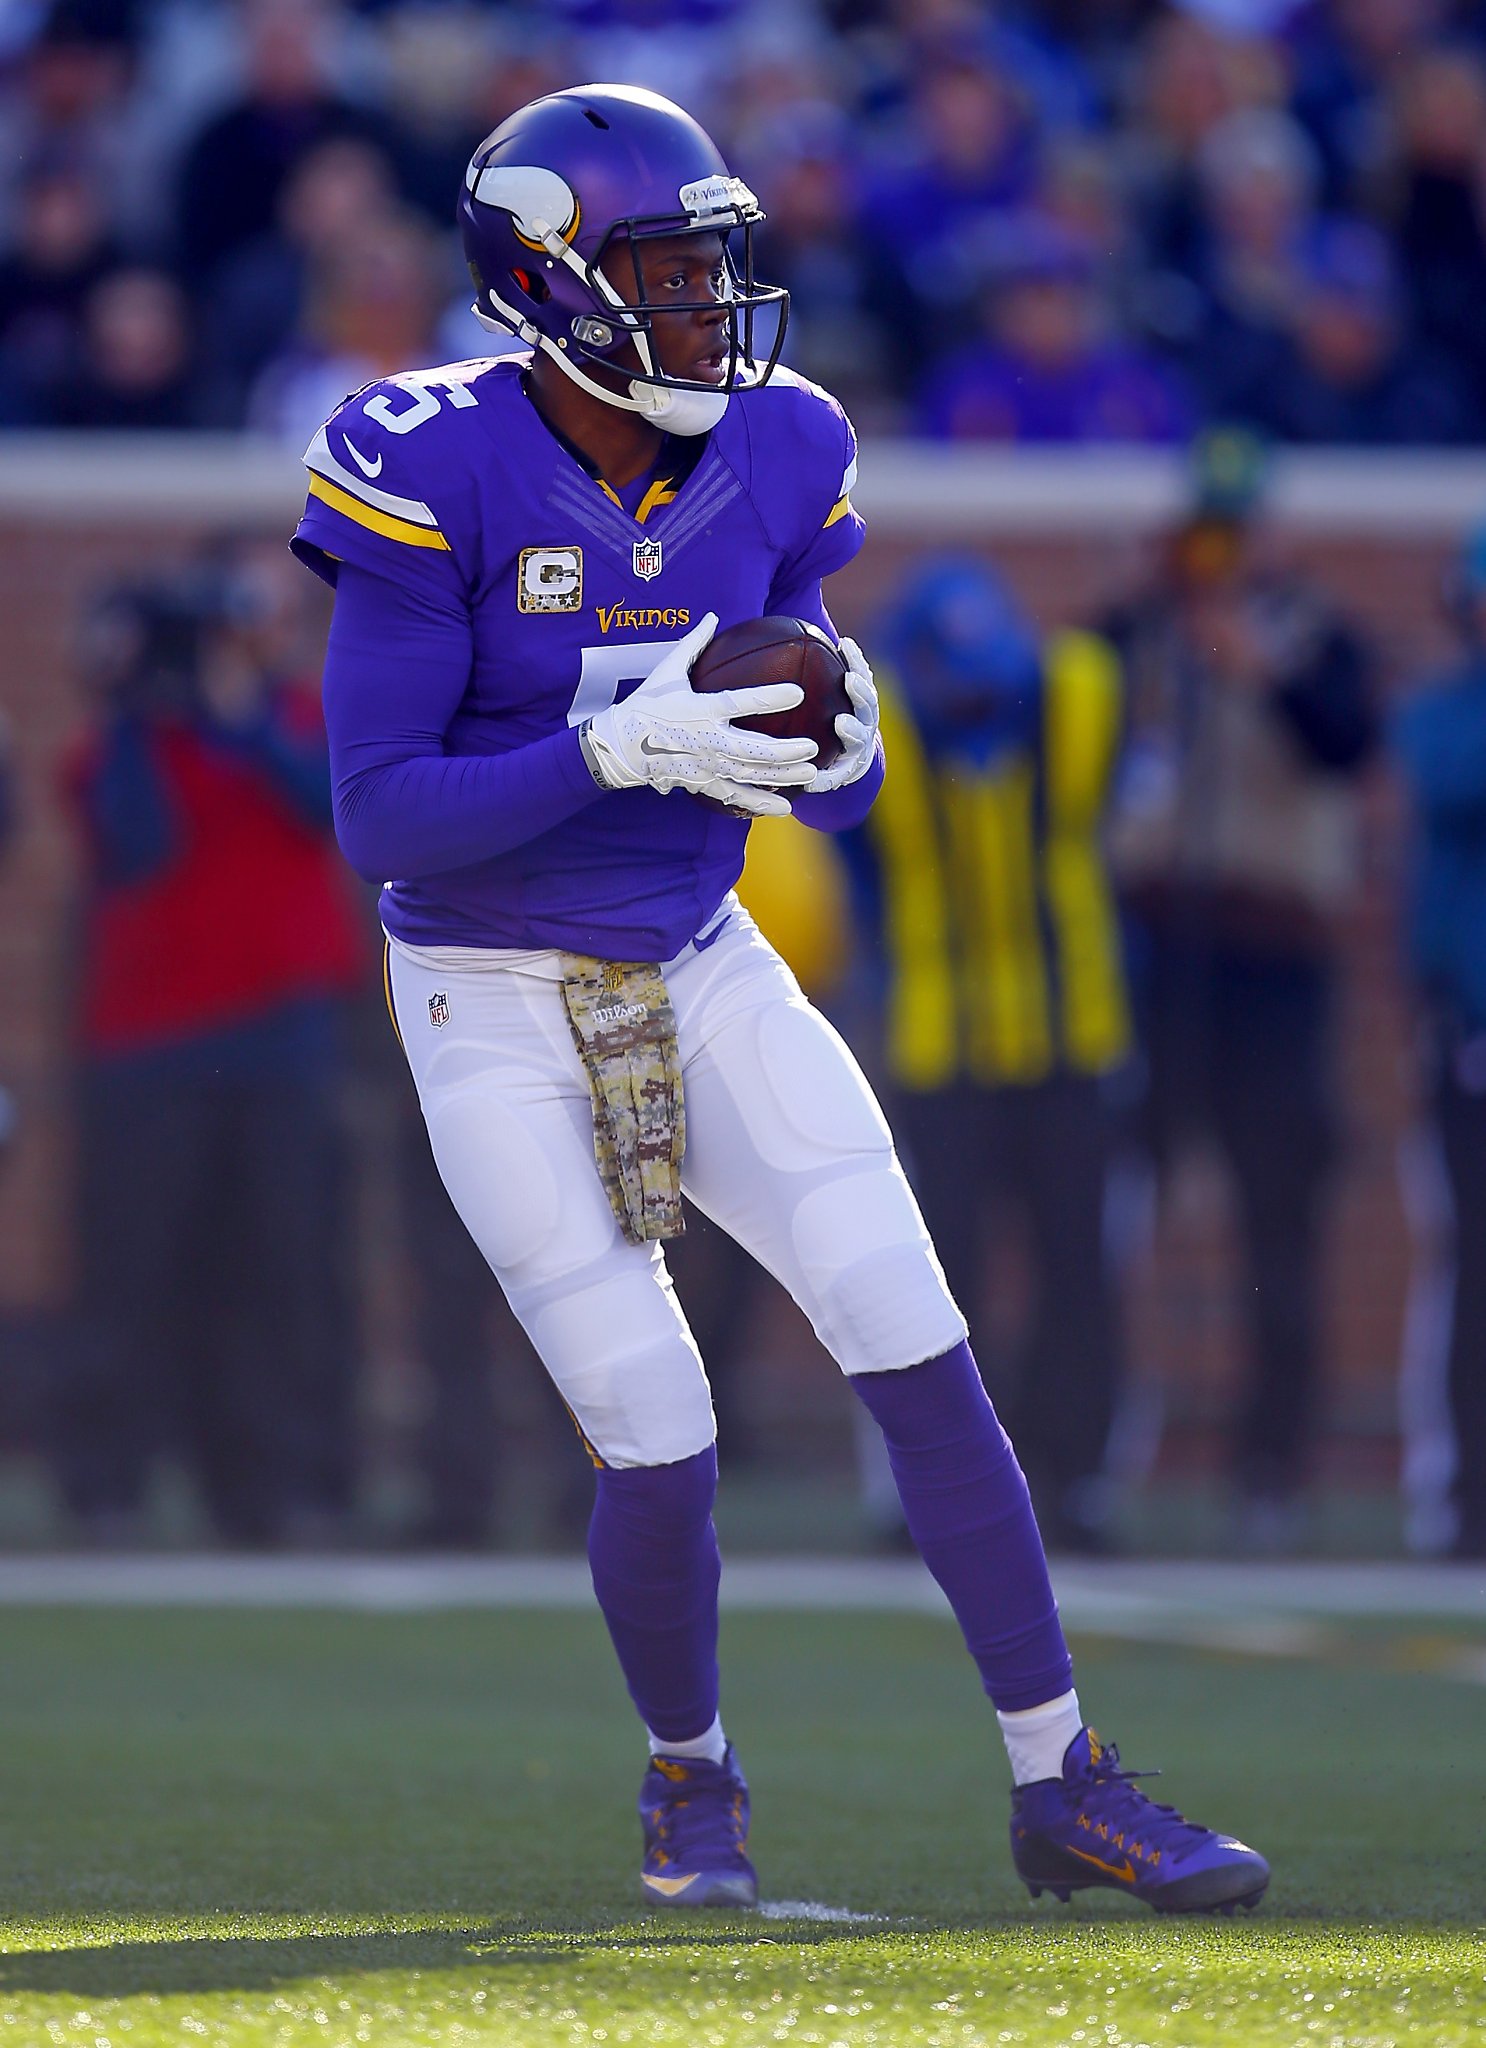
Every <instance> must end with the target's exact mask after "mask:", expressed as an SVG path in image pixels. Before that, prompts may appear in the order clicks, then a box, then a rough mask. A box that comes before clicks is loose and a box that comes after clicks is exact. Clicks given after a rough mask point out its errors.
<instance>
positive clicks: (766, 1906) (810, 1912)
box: [756, 1899, 890, 1927]
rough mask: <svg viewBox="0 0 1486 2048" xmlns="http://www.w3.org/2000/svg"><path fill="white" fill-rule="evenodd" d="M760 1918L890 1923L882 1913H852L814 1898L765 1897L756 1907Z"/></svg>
mask: <svg viewBox="0 0 1486 2048" xmlns="http://www.w3.org/2000/svg"><path fill="white" fill-rule="evenodd" d="M756 1910H757V1912H758V1916H759V1918H760V1919H761V1920H849V1921H852V1922H862V1921H866V1922H870V1923H871V1924H872V1925H874V1926H877V1927H882V1926H886V1925H888V1924H890V1923H889V1922H888V1920H887V1916H886V1914H884V1913H853V1912H852V1910H851V1908H850V1907H849V1906H822V1905H820V1904H818V1903H817V1901H816V1900H814V1899H765V1900H762V1901H761V1902H760V1904H759V1905H758V1907H757V1908H756Z"/></svg>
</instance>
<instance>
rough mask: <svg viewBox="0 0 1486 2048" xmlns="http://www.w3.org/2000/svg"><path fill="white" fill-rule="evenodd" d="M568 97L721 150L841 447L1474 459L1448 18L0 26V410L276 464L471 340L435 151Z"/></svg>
mask: <svg viewBox="0 0 1486 2048" xmlns="http://www.w3.org/2000/svg"><path fill="white" fill-rule="evenodd" d="M591 77H603V78H606V79H614V80H620V81H628V82H632V83H636V84H644V85H649V86H652V87H655V88H657V89H659V90H662V91H664V92H666V93H668V94H670V95H671V96H673V97H675V98H677V99H679V100H681V101H682V102H683V103H684V104H686V105H687V106H688V107H689V108H691V109H693V110H694V111H695V112H696V113H697V114H698V115H699V116H700V117H701V118H702V120H703V121H704V122H705V123H706V124H707V125H708V126H709V127H710V128H711V129H712V131H713V133H714V134H715V135H716V137H717V139H718V140H719V142H720V143H721V145H722V146H723V148H724V150H725V151H726V152H727V153H728V155H729V157H730V159H731V161H732V162H733V165H734V167H735V168H736V169H737V170H739V171H740V172H741V173H742V174H743V175H744V176H745V177H746V178H748V179H749V180H750V182H751V183H752V184H753V185H754V186H755V188H756V189H757V191H758V192H759V194H760V197H761V198H762V200H763V202H764V204H765V206H766V208H767V209H768V212H769V216H770V219H769V225H768V228H767V230H766V232H765V235H764V237H763V238H762V241H761V249H760V265H761V268H766V269H767V272H768V274H769V275H770V276H772V277H773V278H774V279H776V280H777V281H780V282H782V283H784V284H786V285H788V286H789V288H790V290H791V293H792V302H793V316H792V317H793V322H794V329H793V339H792V342H791V359H792V360H793V361H794V362H795V363H796V365H797V366H798V367H800V368H801V369H803V370H805V371H806V372H808V373H809V374H812V375H814V376H816V377H817V378H818V379H819V380H820V381H821V382H823V383H825V384H827V385H828V386H829V387H830V388H832V389H833V390H835V391H837V392H838V393H839V395H840V396H841V397H842V398H843V400H844V401H845V402H846V403H847V405H848V407H849V408H850V409H852V410H853V411H854V413H855V414H856V416H857V419H858V424H859V425H860V426H862V427H864V428H867V429H869V430H878V431H884V430H899V431H906V432H915V433H922V434H927V435H934V436H947V437H953V438H957V439H980V440H991V441H1011V442H1016V441H1032V442H1048V441H1069V440H1078V441H1088V440H1105V441H1144V442H1176V441H1180V440H1183V439H1185V438H1187V437H1188V436H1189V435H1190V434H1191V433H1192V432H1193V431H1194V429H1196V428H1197V427H1199V426H1201V425H1202V424H1204V423H1209V422H1212V421H1215V420H1217V421H1224V422H1235V421H1236V422H1239V423H1241V424H1244V425H1246V426H1249V427H1251V428H1253V429H1255V430H1257V431H1260V432H1263V433H1265V434H1268V435H1270V436H1273V437H1276V438H1279V439H1282V440H1289V441H1296V442H1333V441H1343V442H1351V443H1367V444H1375V445H1376V444H1398V443H1424V444H1433V445H1450V444H1459V443H1468V442H1476V441H1479V440H1480V439H1482V437H1483V434H1486V340H1483V337H1482V329H1481V323H1480V321H1479V319H1478V317H1477V307H1478V305H1479V303H1480V300H1481V297H1482V293H1483V291H1486V7H1483V6H1482V5H1481V4H1480V0H850V4H847V0H541V4H538V0H13V4H11V5H10V6H8V7H6V8H4V9H3V10H0V138H3V147H0V424H5V425H9V426H12V427H32V428H44V427H144V428H186V427H216V428H228V429H231V428H239V427H243V426H249V427H252V428H254V429H257V430H260V431H262V432H265V433H268V434H272V435H276V436H280V437H283V438H286V439H288V440H291V441H300V442H302V441H303V440H304V439H306V438H307V437H308V435H309V433H310V432H311V431H312V430H313V428H314V426H315V425H316V424H317V423H318V422H319V420H320V419H321V418H322V417H323V416H324V414H325V412H326V411H327V410H328V409H329V407H330V405H332V404H333V403H334V402H336V401H337V400H338V399H339V398H340V397H341V396H342V395H343V394H344V393H345V392H346V391H347V390H349V389H352V388H355V387H356V386H357V385H359V384H361V383H363V382H365V381H366V380H367V379H369V378H371V377H375V376H379V375H381V374H383V373H385V372H387V371H389V370H392V369H394V368H406V367H409V366H410V365H414V366H416V365H422V364H427V363H433V362H442V361H448V360H453V359H456V358H459V357H462V356H467V355H473V354H479V353H484V352H486V351H487V350H488V348H489V346H490V344H489V342H488V339H487V338H486V337H485V336H484V335H483V333H482V331H481V330H480V329H479V328H478V327H477V326H476V325H475V323H474V321H473V319H472V318H471V317H470V315H469V314H468V311H467V305H466V300H467V296H468V285H467V283H466V282H465V281H464V278H463V272H462V267H461V264H460V261H459V256H458V252H457V249H456V246H455V242H454V237H453V233H452V226H451V216H452V206H453V199H454V195H455V193H456V191H457V188H458V183H459V179H460V175H461V172H462V169H463V166H464V164H465V161H466V160H467V157H468V155H469V153H470V151H471V149H472V148H473V146H474V144H475V143H476V142H477V141H478V140H479V139H480V137H481V136H482V135H483V134H485V133H486V132H487V131H488V130H489V129H490V128H492V127H494V126H495V125H496V123H497V122H499V121H500V120H501V119H502V118H503V117H504V116H505V115H506V114H507V113H509V112H510V111H512V110H513V109H514V108H515V107H517V106H519V105H521V104H522V103H523V102H524V101H526V100H527V99H529V98H531V97H532V96H534V95H535V94H537V93H540V92H542V91H544V90H547V89H550V88H554V87H559V86H563V85H567V84H572V83H574V82H577V81H579V80H581V79H584V78H591Z"/></svg>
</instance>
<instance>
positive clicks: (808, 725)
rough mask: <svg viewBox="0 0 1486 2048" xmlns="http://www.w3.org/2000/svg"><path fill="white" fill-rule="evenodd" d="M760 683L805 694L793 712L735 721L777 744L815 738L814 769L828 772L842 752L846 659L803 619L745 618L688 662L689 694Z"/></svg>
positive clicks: (846, 701)
mask: <svg viewBox="0 0 1486 2048" xmlns="http://www.w3.org/2000/svg"><path fill="white" fill-rule="evenodd" d="M760 683H798V684H799V685H800V688H801V689H802V690H803V691H804V692H805V696H804V699H803V701H802V702H801V703H799V704H797V705H796V706H795V707H794V709H793V710H792V711H770V712H766V713H764V715H763V716H762V717H759V718H740V719H737V720H736V721H735V723H737V724H738V725H741V726H742V727H744V729H745V730H746V731H748V732H766V733H768V734H770V735H771V737H772V738H774V739H776V740H802V739H803V740H814V741H815V744H816V747H817V749H818V750H819V751H818V752H817V753H816V756H815V762H814V766H815V767H817V768H828V767H829V766H830V764H831V763H832V762H833V761H834V760H835V759H836V757H837V755H838V754H839V753H840V752H841V741H840V739H839V738H838V736H837V733H836V720H837V719H838V718H839V717H840V715H841V713H842V712H843V711H848V712H849V711H850V710H851V708H852V703H851V699H850V697H848V696H847V694H846V657H845V656H844V655H843V654H842V652H841V650H840V648H839V647H838V646H837V645H836V643H835V642H834V641H833V640H832V639H831V638H830V636H829V634H826V633H823V632H822V631H821V630H820V628H819V626H811V625H807V624H806V622H805V621H804V620H803V619H785V618H776V619H745V620H744V621H743V622H742V624H741V625H737V626H729V627H728V628H727V629H726V631H725V632H722V633H716V634H714V635H713V637H712V639H711V640H709V641H708V643H707V645H706V646H705V647H704V648H703V649H702V651H701V653H700V654H699V655H698V656H697V658H696V660H695V661H694V662H693V664H692V670H691V685H692V688H693V689H694V690H707V691H711V690H747V689H753V688H755V687H757V685H758V684H760Z"/></svg>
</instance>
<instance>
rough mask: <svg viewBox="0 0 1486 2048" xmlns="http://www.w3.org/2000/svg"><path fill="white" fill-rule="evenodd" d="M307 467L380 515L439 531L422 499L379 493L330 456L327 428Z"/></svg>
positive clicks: (318, 437)
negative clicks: (387, 513)
mask: <svg viewBox="0 0 1486 2048" xmlns="http://www.w3.org/2000/svg"><path fill="white" fill-rule="evenodd" d="M304 464H305V468H306V469H312V470H313V471H314V472H315V474H316V476H323V477H324V478H325V480H326V482H327V483H332V484H339V486H340V488H341V489H342V490H343V491H349V493H350V494H351V496H352V497H353V498H359V499H360V500H361V502H362V504H363V505H372V506H375V508H376V509H377V511H379V512H390V513H391V515H392V517H393V518H394V519H406V520H407V521H408V523H409V524H410V525H412V526H430V527H433V528H435V529H437V527H438V523H439V522H438V520H437V519H436V518H435V516H434V514H433V512H432V511H431V510H430V509H429V507H428V506H427V505H425V504H424V503H423V501H422V499H421V498H399V497H398V496H396V494H395V493H394V492H392V491H379V490H376V489H375V488H374V487H373V486H372V485H371V484H369V483H368V482H367V480H366V478H365V477H364V476H358V475H357V474H356V472H355V471H354V470H352V469H347V468H346V466H345V464H344V463H343V462H339V461H338V460H337V459H336V457H335V456H334V455H332V454H331V452H330V436H329V435H328V434H327V433H326V431H325V429H324V427H321V429H320V431H319V433H318V434H316V436H315V438H314V440H313V441H311V443H310V445H309V447H308V448H306V449H305V451H304Z"/></svg>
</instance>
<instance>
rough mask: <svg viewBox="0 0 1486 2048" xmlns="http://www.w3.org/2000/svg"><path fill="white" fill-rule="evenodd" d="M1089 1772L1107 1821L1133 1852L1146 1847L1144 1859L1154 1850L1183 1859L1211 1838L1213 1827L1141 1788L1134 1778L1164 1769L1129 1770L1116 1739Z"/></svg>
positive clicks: (1108, 1745) (1107, 1746) (1156, 1853)
mask: <svg viewBox="0 0 1486 2048" xmlns="http://www.w3.org/2000/svg"><path fill="white" fill-rule="evenodd" d="M1089 1773H1090V1776H1091V1777H1092V1778H1093V1780H1094V1784H1095V1786H1096V1787H1097V1789H1098V1791H1099V1792H1100V1794H1101V1795H1102V1797H1101V1798H1100V1801H1099V1804H1100V1807H1101V1809H1102V1810H1103V1811H1104V1812H1105V1814H1106V1816H1107V1824H1108V1825H1110V1826H1112V1827H1113V1828H1114V1829H1116V1830H1118V1833H1119V1834H1121V1835H1123V1836H1124V1837H1125V1840H1126V1842H1127V1843H1128V1844H1129V1846H1130V1849H1131V1853H1132V1854H1133V1853H1134V1851H1135V1850H1136V1849H1137V1848H1139V1849H1143V1850H1144V1851H1145V1852H1146V1857H1145V1859H1143V1860H1151V1852H1152V1851H1154V1853H1155V1858H1156V1859H1159V1858H1160V1857H1162V1856H1167V1855H1169V1856H1170V1857H1171V1859H1172V1861H1173V1862H1180V1861H1181V1859H1182V1857H1183V1856H1184V1855H1188V1854H1190V1853H1191V1851H1192V1850H1193V1849H1195V1848H1197V1847H1198V1845H1199V1844H1200V1843H1202V1842H1206V1841H1210V1840H1211V1839H1212V1829H1211V1828H1204V1827H1199V1826H1198V1824H1197V1822H1196V1821H1190V1820H1188V1819H1187V1817H1186V1815H1185V1814H1183V1813H1179V1812H1178V1811H1177V1809H1176V1808H1175V1807H1174V1806H1163V1805H1162V1804H1161V1803H1160V1802H1159V1801H1158V1800H1155V1799H1152V1798H1151V1796H1150V1794H1149V1793H1148V1792H1142V1791H1140V1790H1139V1789H1138V1787H1137V1785H1136V1782H1135V1781H1136V1780H1137V1779H1138V1778H1159V1777H1160V1775H1161V1773H1160V1772H1159V1771H1130V1770H1126V1769H1125V1767H1124V1766H1123V1765H1122V1764H1121V1762H1120V1752H1119V1750H1118V1749H1117V1748H1116V1747H1115V1745H1114V1743H1112V1742H1109V1743H1106V1744H1105V1745H1104V1747H1103V1749H1102V1750H1101V1752H1100V1755H1099V1758H1098V1761H1097V1762H1091V1763H1090V1766H1089Z"/></svg>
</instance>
